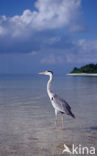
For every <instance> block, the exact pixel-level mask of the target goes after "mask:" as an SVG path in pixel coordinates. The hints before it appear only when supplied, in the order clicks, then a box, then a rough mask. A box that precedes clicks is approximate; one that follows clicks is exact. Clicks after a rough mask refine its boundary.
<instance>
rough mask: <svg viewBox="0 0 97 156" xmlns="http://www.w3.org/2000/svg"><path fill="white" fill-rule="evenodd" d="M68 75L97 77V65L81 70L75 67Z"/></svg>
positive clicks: (84, 67) (89, 65)
mask: <svg viewBox="0 0 97 156" xmlns="http://www.w3.org/2000/svg"><path fill="white" fill-rule="evenodd" d="M68 75H86V76H87V75H90V76H97V64H88V65H85V66H82V67H80V68H77V67H74V69H73V70H72V71H71V72H70V73H69V74H68Z"/></svg>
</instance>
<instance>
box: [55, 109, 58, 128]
mask: <svg viewBox="0 0 97 156" xmlns="http://www.w3.org/2000/svg"><path fill="white" fill-rule="evenodd" d="M55 116H56V120H55V129H56V126H57V120H58V118H57V110H55Z"/></svg>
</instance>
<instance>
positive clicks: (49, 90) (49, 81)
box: [47, 75, 53, 96]
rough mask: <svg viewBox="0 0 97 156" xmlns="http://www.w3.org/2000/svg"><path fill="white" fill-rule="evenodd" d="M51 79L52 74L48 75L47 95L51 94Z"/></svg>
mask: <svg viewBox="0 0 97 156" xmlns="http://www.w3.org/2000/svg"><path fill="white" fill-rule="evenodd" d="M52 79H53V75H50V79H49V80H48V83H47V92H48V95H49V96H51V93H52V92H51V89H50V87H51V82H52Z"/></svg>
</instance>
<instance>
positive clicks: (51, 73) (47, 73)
mask: <svg viewBox="0 0 97 156" xmlns="http://www.w3.org/2000/svg"><path fill="white" fill-rule="evenodd" d="M39 74H41V75H49V76H50V75H53V72H52V71H49V70H46V71H45V72H41V73H39Z"/></svg>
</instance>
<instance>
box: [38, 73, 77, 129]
mask: <svg viewBox="0 0 97 156" xmlns="http://www.w3.org/2000/svg"><path fill="white" fill-rule="evenodd" d="M39 74H42V75H49V77H50V78H49V80H48V82H47V93H48V96H49V98H50V101H51V103H52V105H53V107H54V109H55V116H56V120H55V128H56V124H57V114H58V113H59V112H60V113H61V115H62V128H63V129H64V116H63V114H67V115H70V116H71V117H73V118H75V115H74V114H73V113H72V111H71V107H70V105H69V104H68V103H67V102H66V101H65V100H64V99H62V98H60V97H59V96H58V95H56V94H54V93H53V92H52V91H51V88H50V87H51V82H52V79H53V72H52V71H45V72H41V73H39Z"/></svg>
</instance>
